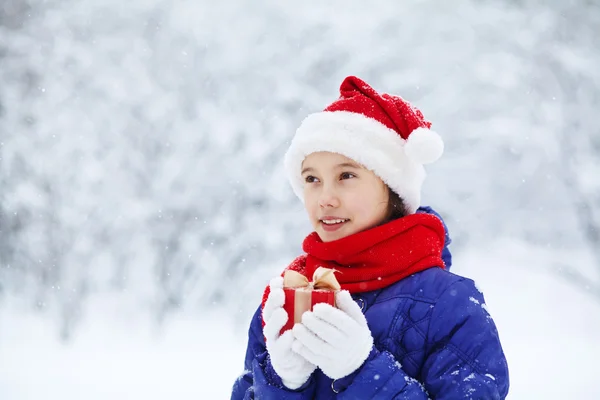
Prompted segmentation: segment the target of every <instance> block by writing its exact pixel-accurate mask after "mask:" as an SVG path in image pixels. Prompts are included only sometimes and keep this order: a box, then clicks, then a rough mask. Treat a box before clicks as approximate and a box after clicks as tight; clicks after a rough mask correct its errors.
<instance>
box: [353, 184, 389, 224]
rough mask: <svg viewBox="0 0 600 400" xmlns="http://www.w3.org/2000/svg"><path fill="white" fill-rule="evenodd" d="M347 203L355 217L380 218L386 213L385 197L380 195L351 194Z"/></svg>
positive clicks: (365, 218) (363, 218)
mask: <svg viewBox="0 0 600 400" xmlns="http://www.w3.org/2000/svg"><path fill="white" fill-rule="evenodd" d="M371 190H372V189H371ZM371 193H373V192H371ZM347 204H348V206H349V208H350V207H351V209H352V212H353V214H354V215H355V217H359V218H360V219H362V220H375V219H380V218H381V217H383V216H385V214H386V213H387V198H385V197H382V196H364V195H363V196H360V195H358V196H352V197H351V198H349V199H348V203H347Z"/></svg>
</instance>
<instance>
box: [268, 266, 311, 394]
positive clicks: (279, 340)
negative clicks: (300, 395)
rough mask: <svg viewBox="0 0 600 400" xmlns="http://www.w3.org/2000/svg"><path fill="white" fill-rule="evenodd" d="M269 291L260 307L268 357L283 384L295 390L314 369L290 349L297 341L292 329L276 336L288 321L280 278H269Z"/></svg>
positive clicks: (281, 279)
mask: <svg viewBox="0 0 600 400" xmlns="http://www.w3.org/2000/svg"><path fill="white" fill-rule="evenodd" d="M270 288H271V292H270V293H269V297H267V301H266V302H265V306H264V308H263V319H264V321H265V326H264V328H263V334H264V335H265V339H266V345H267V351H268V352H269V356H270V358H271V365H273V369H274V370H275V372H277V375H279V377H280V378H281V381H282V382H283V384H284V385H285V386H286V387H287V388H289V389H298V388H299V387H300V386H302V385H303V384H304V383H305V382H306V381H307V380H308V378H310V375H311V374H312V373H313V372H314V370H315V369H316V368H317V367H316V366H315V365H314V364H312V363H311V362H309V361H308V360H306V359H305V358H304V357H302V356H301V355H299V354H297V353H294V352H293V351H292V345H293V344H294V342H295V341H296V339H295V338H294V335H293V333H292V331H291V330H289V331H286V332H284V333H283V335H281V336H280V335H279V332H280V331H281V328H283V327H284V326H285V324H286V322H287V320H288V315H287V312H286V311H285V310H284V309H283V304H284V303H285V294H284V292H283V278H281V277H278V278H274V279H273V280H271V283H270Z"/></svg>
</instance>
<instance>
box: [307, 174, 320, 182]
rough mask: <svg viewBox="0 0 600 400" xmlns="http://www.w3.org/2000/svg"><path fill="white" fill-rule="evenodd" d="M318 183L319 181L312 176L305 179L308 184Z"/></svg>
mask: <svg viewBox="0 0 600 400" xmlns="http://www.w3.org/2000/svg"><path fill="white" fill-rule="evenodd" d="M318 181H319V180H318V179H317V178H315V177H314V176H312V175H308V176H307V177H306V178H304V182H306V183H313V182H318Z"/></svg>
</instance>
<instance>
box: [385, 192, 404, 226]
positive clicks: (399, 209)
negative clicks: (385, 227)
mask: <svg viewBox="0 0 600 400" xmlns="http://www.w3.org/2000/svg"><path fill="white" fill-rule="evenodd" d="M388 193H389V196H388V216H387V218H386V219H385V221H386V222H390V221H393V220H395V219H398V218H402V217H405V216H407V215H408V214H409V213H408V209H407V208H406V204H405V203H404V200H402V198H401V197H400V195H399V194H398V193H396V192H394V191H393V190H392V189H390V188H389V187H388Z"/></svg>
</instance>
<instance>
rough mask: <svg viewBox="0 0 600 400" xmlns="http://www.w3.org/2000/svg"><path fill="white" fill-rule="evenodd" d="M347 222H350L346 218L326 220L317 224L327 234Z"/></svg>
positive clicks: (321, 220)
mask: <svg viewBox="0 0 600 400" xmlns="http://www.w3.org/2000/svg"><path fill="white" fill-rule="evenodd" d="M348 221H350V219H348V218H327V219H320V220H319V222H321V227H322V228H323V230H325V231H327V232H332V231H335V230H338V229H339V228H341V227H342V226H343V225H344V224H345V223H346V222H348Z"/></svg>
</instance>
